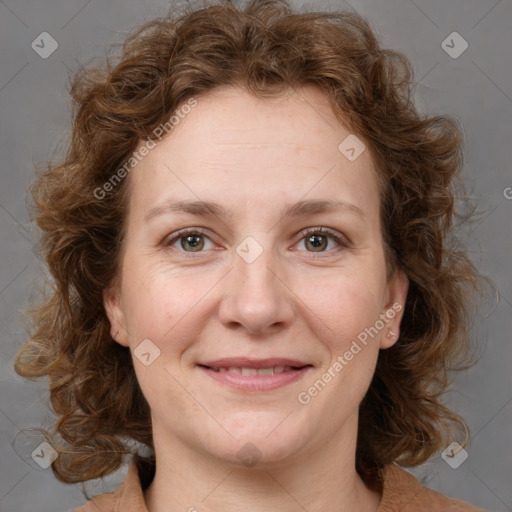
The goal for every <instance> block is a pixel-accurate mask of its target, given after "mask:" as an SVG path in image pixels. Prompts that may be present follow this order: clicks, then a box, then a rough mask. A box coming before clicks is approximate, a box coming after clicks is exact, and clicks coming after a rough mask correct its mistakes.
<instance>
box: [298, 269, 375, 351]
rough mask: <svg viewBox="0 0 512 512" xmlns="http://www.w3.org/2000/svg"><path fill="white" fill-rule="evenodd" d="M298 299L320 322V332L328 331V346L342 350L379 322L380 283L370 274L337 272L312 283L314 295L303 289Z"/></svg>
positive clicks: (361, 270) (359, 271)
mask: <svg viewBox="0 0 512 512" xmlns="http://www.w3.org/2000/svg"><path fill="white" fill-rule="evenodd" d="M301 296H303V297H305V300H304V302H305V303H306V304H307V305H308V306H309V308H310V309H311V311H312V313H314V316H316V317H317V318H318V319H321V320H322V321H323V322H322V323H323V325H324V330H325V327H328V328H329V329H327V330H326V332H327V334H328V336H329V337H330V338H331V340H332V341H331V344H332V345H339V346H340V347H343V346H344V345H345V344H346V343H347V342H350V341H351V340H352V339H354V338H355V337H357V335H358V334H359V333H360V332H362V331H364V329H365V328H368V327H370V326H372V325H374V323H375V321H376V320H377V319H378V318H379V315H380V314H381V313H382V308H383V304H384V301H383V296H384V281H383V279H382V278H381V276H380V275H378V274H377V273H375V274H373V275H372V272H371V271H370V270H366V271H365V270H364V269H358V270H355V269H354V271H353V272H351V271H348V272H345V271H343V272H337V273H336V274H331V275H330V276H325V278H320V279H316V280H315V287H314V291H312V289H311V287H309V288H303V292H302V293H301ZM310 316H311V315H310Z"/></svg>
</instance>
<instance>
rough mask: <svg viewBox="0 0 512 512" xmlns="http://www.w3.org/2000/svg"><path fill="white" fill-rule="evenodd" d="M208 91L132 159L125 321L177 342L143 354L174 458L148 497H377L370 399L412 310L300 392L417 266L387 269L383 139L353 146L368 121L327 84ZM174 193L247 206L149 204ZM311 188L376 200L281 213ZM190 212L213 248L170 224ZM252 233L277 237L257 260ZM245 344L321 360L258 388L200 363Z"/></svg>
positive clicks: (130, 330)
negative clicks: (247, 254) (330, 97)
mask: <svg viewBox="0 0 512 512" xmlns="http://www.w3.org/2000/svg"><path fill="white" fill-rule="evenodd" d="M197 100H198V105H197V106H196V107H194V108H193V109H192V110H191V112H190V113H189V114H188V115H187V116H186V117H185V118H184V119H182V120H181V121H180V123H179V124H178V125H177V126H175V127H174V129H173V130H172V132H171V133H170V134H169V135H168V136H167V137H166V138H164V139H163V140H162V141H161V142H160V143H159V144H158V145H157V146H156V147H155V148H154V149H152V150H151V151H150V152H149V154H148V155H147V156H146V157H145V158H144V159H143V160H142V161H141V162H140V163H139V164H138V165H137V167H136V168H135V169H134V170H133V171H132V173H131V175H130V176H129V180H130V183H129V186H130V199H129V201H130V202H129V211H128V214H127V219H126V239H125V242H124V244H125V245H124V252H123V259H122V266H121V274H120V276H119V279H118V281H117V283H116V284H115V285H113V286H112V287H111V288H109V289H108V290H106V291H105V293H104V302H105V308H106V311H107V314H108V316H109V319H110V322H111V326H112V336H113V337H114V339H115V340H116V341H117V342H118V343H120V344H122V345H124V346H127V347H130V349H131V350H132V353H133V351H134V350H135V349H136V348H137V346H138V345H139V344H140V343H141V342H142V340H145V339H149V340H151V342H152V343H153V344H154V345H155V346H156V347H158V349H159V350H160V355H159V357H157V358H156V359H155V360H154V361H153V362H152V363H151V364H150V365H148V366H145V365H144V364H142V363H141V362H140V361H139V359H138V358H137V357H134V367H135V371H136V374H137V378H138V381H139V383H140V386H141V389H142V391H143V393H144V396H145V397H146V399H147V401H148V403H149V405H150V407H151V414H152V421H153V438H154V444H155V453H156V462H157V467H156V474H155V478H154V480H153V483H152V484H151V486H150V487H149V488H148V489H147V490H146V491H145V500H146V503H147V506H148V509H149V510H150V512H161V511H164V510H165V511H171V512H174V511H185V510H197V511H215V510H223V511H227V512H230V511H234V510H237V511H238V510H247V511H251V512H259V511H268V510H281V511H284V512H287V511H289V512H291V511H297V510H303V509H306V510H328V511H339V510H358V511H368V512H370V511H371V512H374V511H375V510H376V509H377V508H378V504H379V501H380V496H379V494H377V493H375V492H372V491H371V490H369V489H368V488H367V487H366V486H365V485H364V483H363V481H362V480H361V478H360V477H359V475H358V474H357V472H356V471H355V448H356V436H357V425H358V408H359V404H360V402H361V400H362V398H363V396H364V394H365V392H366V391H367V389H368V387H369V385H370V381H371V378H372V375H373V373H374V370H375V365H376V360H377V356H378V352H379V350H381V349H386V348H388V347H389V346H391V345H392V344H393V343H394V342H395V340H396V337H393V336H391V337H390V336H389V331H390V330H392V331H394V333H399V327H400V320H401V317H402V313H403V310H402V312H398V313H396V315H395V316H394V318H393V319H391V320H389V321H388V322H387V323H386V325H385V327H384V328H383V329H382V330H381V331H379V333H378V335H376V336H374V337H373V338H371V339H370V341H369V343H368V344H367V345H366V346H365V347H364V348H363V349H362V350H361V351H360V352H359V353H358V354H357V355H355V356H354V357H353V359H352V360H351V361H349V362H348V363H347V365H346V366H344V367H343V370H342V371H340V372H338V373H336V377H334V378H332V379H331V381H330V382H329V383H328V384H327V385H326V386H325V387H324V388H323V389H322V390H321V392H319V393H318V394H317V395H316V396H314V397H312V398H311V401H310V402H309V403H308V404H306V405H303V404H301V403H299V401H298V395H299V393H300V392H303V391H307V390H308V388H309V387H310V386H311V385H312V384H313V383H314V382H315V381H317V380H318V379H319V378H321V377H322V375H323V374H324V373H325V372H326V371H327V370H328V369H329V368H330V367H332V364H333V362H334V361H335V360H336V359H337V357H338V356H339V355H343V354H345V353H346V352H347V350H349V348H350V345H351V343H352V341H353V340H355V339H356V337H357V336H358V334H360V333H361V332H362V331H364V329H365V328H367V327H370V326H373V325H374V324H375V322H376V320H378V319H379V315H381V314H382V313H384V312H385V311H387V310H389V309H391V308H392V305H393V304H400V305H404V304H405V299H406V294H407V288H408V281H407V278H406V277H405V275H404V274H403V273H402V272H398V271H397V272H396V273H395V274H394V276H392V278H391V279H389V280H387V279H386V266H385V258H384V249H383V245H382V235H381V226H380V220H379V194H378V189H377V180H376V174H375V172H376V171H375V169H374V166H373V163H372V159H371V156H370V152H369V151H368V150H366V151H364V152H363V153H362V154H361V155H360V156H359V157H358V158H357V159H356V160H355V161H353V162H351V161H349V160H348V159H347V158H345V156H344V155H342V154H341V152H340V151H339V150H338V145H339V144H340V142H341V141H343V140H344V139H345V138H346V137H347V136H348V135H349V134H350V133H351V132H350V130H348V129H347V128H346V127H345V126H343V125H342V124H341V123H340V122H339V121H338V120H337V119H336V117H335V116H334V113H333V112H332V110H331V108H330V106H329V103H328V101H327V99H326V98H325V97H324V96H323V94H322V93H321V91H319V90H317V89H315V88H312V87H309V88H304V89H301V90H300V91H296V92H295V91H288V92H287V93H286V94H284V95H283V96H281V97H279V98H276V99H257V98H255V97H253V96H252V95H250V94H249V93H248V92H246V91H244V90H243V89H240V88H235V87H229V88H221V89H217V90H216V91H213V92H210V93H208V94H206V95H203V96H200V97H198V98H197ZM169 199H174V200H181V201H188V200H190V201H198V200H201V201H215V202H217V203H219V204H221V205H222V206H224V208H226V209H227V210H228V211H229V212H231V213H232V216H228V217H225V218H221V217H219V216H216V215H213V216H198V215H194V214H191V213H183V212H172V211H167V212H166V213H160V214H155V215H153V216H152V217H151V219H150V220H148V221H147V222H146V221H145V217H146V215H147V214H148V212H149V211H150V210H151V209H153V208H155V207H158V206H161V205H162V204H164V203H165V202H166V201H167V200H169ZM310 199H336V200H342V201H344V202H347V203H350V204H352V205H355V206H357V207H358V208H359V209H360V210H361V211H362V214H357V213H355V212H353V211H351V210H349V209H339V210H335V211H332V212H323V213H316V214H309V215H307V216H304V217H297V218H282V217H281V209H282V208H283V206H284V205H285V204H287V203H295V202H297V201H299V200H310ZM189 227H190V228H202V229H203V230H204V236H203V237H201V236H199V239H194V241H195V242H196V243H197V242H198V241H199V242H200V243H204V246H202V249H201V250H199V251H194V248H191V247H190V245H187V244H186V239H185V240H184V239H183V238H182V239H180V238H176V239H174V240H171V239H172V235H173V233H176V232H177V231H178V230H180V229H183V228H189ZM310 227H311V228H320V227H325V228H330V229H332V230H334V231H335V232H336V233H338V234H339V235H341V236H343V237H345V241H346V242H347V243H346V244H345V246H343V245H342V244H338V243H337V242H336V241H335V240H334V239H332V238H331V237H330V236H329V235H327V236H326V235H325V234H324V235H323V236H322V234H320V238H319V239H317V241H318V240H319V242H320V248H318V247H316V248H315V246H313V245H312V244H311V243H308V239H309V236H308V235H307V233H304V230H305V229H306V228H310ZM181 236H183V235H181ZM247 236H252V237H253V238H254V239H255V240H256V241H257V242H258V243H259V244H260V246H261V248H262V250H263V252H262V253H261V254H260V255H259V257H258V258H257V259H256V260H255V261H254V262H252V263H248V262H247V261H245V260H244V259H243V258H242V257H240V256H239V254H238V253H237V251H236V249H237V247H238V246H239V244H240V243H241V242H242V241H243V240H244V239H245V238H246V237H247ZM317 236H318V234H317ZM324 236H325V238H324ZM169 240H171V241H169ZM183 242H184V243H185V248H184V247H183V246H182V245H181V244H182V243H183ZM342 243H343V242H342ZM251 250H253V249H251ZM187 251H188V252H187ZM235 356H244V357H252V358H266V357H288V358H293V359H300V360H302V361H306V362H308V363H310V364H312V365H313V368H312V369H310V370H309V371H308V373H307V375H305V376H304V377H303V378H301V379H300V380H298V381H296V382H293V383H291V384H288V385H286V386H284V387H281V388H278V389H276V390H273V391H265V392H247V391H240V390H234V389H232V388H230V387H227V386H225V385H223V384H221V383H218V382H216V381H214V380H213V379H211V378H210V377H209V376H208V375H206V374H205V373H204V372H203V371H201V370H200V369H199V367H198V366H197V364H198V363H199V362H205V361H208V360H214V359H218V358H222V357H235ZM331 371H332V370H331ZM249 442H250V443H252V445H254V446H255V447H256V448H257V450H258V452H259V455H260V456H261V458H260V459H259V461H258V463H257V464H256V465H255V466H254V467H247V466H246V465H244V463H243V462H242V461H241V460H240V459H239V458H238V457H237V453H238V451H239V450H240V449H241V448H242V447H243V446H244V445H246V443H249ZM192 507H193V508H192ZM301 507H303V508H301Z"/></svg>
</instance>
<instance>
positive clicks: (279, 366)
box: [16, 1, 479, 512]
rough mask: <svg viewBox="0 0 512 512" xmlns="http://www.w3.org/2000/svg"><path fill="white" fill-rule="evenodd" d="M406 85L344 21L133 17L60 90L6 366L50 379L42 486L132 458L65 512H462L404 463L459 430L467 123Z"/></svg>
mask: <svg viewBox="0 0 512 512" xmlns="http://www.w3.org/2000/svg"><path fill="white" fill-rule="evenodd" d="M409 80H410V68H409V64H408V61H407V60H406V58H405V57H403V56H402V55H401V54H399V53H397V52H394V51H390V50H383V49H381V48H380V47H379V45H378V43H377V41H376V38H375V36H374V34H373V33H372V31H371V29H370V27H369V26H368V24H367V22H366V21H365V20H364V19H363V18H361V17H360V16H358V15H356V14H352V13H337V14H328V13H321V14H319V13H310V14H296V13H293V12H292V10H291V8H290V7H289V6H288V5H287V4H286V3H285V2H282V1H255V2H252V3H250V5H248V6H247V7H246V8H245V9H238V8H236V7H235V6H233V5H231V3H230V2H224V3H223V4H221V5H216V6H210V7H209V8H207V9H202V10H197V11H194V12H190V13H188V14H187V15H184V16H182V17H180V18H178V19H172V18H169V19H161V20H155V21H153V22H149V23H147V24H146V25H144V26H143V27H141V28H140V29H139V30H138V31H137V32H136V33H135V34H134V35H132V36H131V37H130V38H128V40H127V41H126V43H125V45H124V47H123V53H122V56H121V58H120V60H119V62H118V63H117V64H116V65H115V66H112V67H110V68H106V69H105V70H103V71H102V70H88V71H85V72H84V73H83V74H82V75H79V76H77V77H76V78H75V80H74V82H73V85H72V89H71V94H72V96H73V98H74V101H75V117H74V126H73V136H72V140H71V145H70V149H69V152H68V155H67V158H66V160H65V161H64V162H63V163H62V164H60V165H56V166H53V167H51V168H49V169H48V170H47V171H46V172H44V173H42V174H41V175H40V177H39V179H38V181H37V183H36V184H35V187H34V191H33V196H34V200H35V204H36V208H37V215H36V218H37V222H38V224H39V226H40V227H41V229H42V230H43V247H44V250H45V255H46V258H47V261H48V264H49V268H50V270H51V272H52V275H53V278H54V280H55V287H54V290H53V293H52V295H51V296H49V297H48V298H47V300H46V302H44V303H43V304H42V305H41V306H40V308H39V310H38V311H37V312H36V313H35V317H34V320H35V327H34V331H33V333H32V337H31V339H30V341H29V342H28V343H27V345H26V346H25V347H24V348H23V349H22V351H21V352H20V354H19V355H18V359H17V363H16V370H17V371H18V373H20V374H21V375H24V376H26V377H35V376H42V375H48V377H49V381H50V393H51V400H52V404H53V407H54V409H55V412H56V413H57V415H58V416H59V420H58V423H57V425H56V429H55V434H56V436H55V439H53V440H52V444H53V446H54V447H55V449H56V450H57V452H58V457H57V459H56V460H55V461H54V462H53V465H52V468H53V471H54V473H55V475H56V476H57V478H58V479H59V480H61V481H63V482H67V483H72V482H82V481H86V480H89V479H92V478H96V477H100V476H104V475H107V474H109V473H111V472H113V471H115V470H116V469H118V468H119V467H120V465H121V464H122V463H123V461H124V460H125V455H130V454H133V461H132V464H131V466H130V469H129V472H128V475H127V478H126V481H125V483H124V485H123V486H122V487H121V488H120V489H119V490H118V491H117V492H115V493H113V494H105V495H102V496H98V497H96V498H94V499H93V500H92V501H90V502H88V504H87V505H85V506H84V507H82V508H80V509H78V510H80V511H92V510H102V511H104V512H106V511H111V510H112V511H113V510H123V511H124V510H134V511H135V510H136V511H150V512H159V511H162V510H166V511H171V512H174V511H178V510H189V511H195V510H197V511H203V510H204V511H216V510H223V511H231V510H250V511H260V510H285V511H292V510H310V511H313V510H333V511H334V510H336V511H338V510H358V511H362V512H374V511H381V512H383V511H391V510H393V511H395V510H396V511H398V510H408V511H419V510H421V511H424V510H432V511H437V510H443V511H444V510H464V511H474V510H477V509H476V508H474V507H472V506H471V505H469V504H465V503H462V502H460V501H456V500H453V499H450V498H448V497H445V496H443V495H441V494H439V493H437V492H435V491H432V490H428V489H426V488H424V487H423V486H422V485H421V484H420V483H419V482H418V481H417V480H416V479H415V478H414V477H413V476H412V475H411V474H410V473H408V472H406V471H405V470H404V469H402V468H401V467H399V466H398V464H400V465H402V466H415V465H419V464H421V463H423V462H425V461H426V460H427V459H428V458H429V457H430V456H432V455H433V454H435V453H437V452H439V451H441V450H443V449H444V448H446V446H447V445H448V444H449V443H450V442H451V441H453V439H454V437H453V436H454V435H455V434H454V433H453V428H454V426H456V425H457V424H459V425H460V424H462V425H465V424H464V422H463V420H461V419H460V418H459V417H458V416H457V415H456V414H455V413H453V412H451V411H450V410H448V409H447V408H446V407H445V406H444V405H443V404H442V402H441V401H440V394H441V393H442V391H443V389H444V388H445V387H446V385H447V372H448V370H451V369H454V368H456V367H457V365H459V366H464V364H466V363H467V353H468V351H467V348H468V341H467V340H468V319H469V318H470V314H471V307H472V305H473V303H472V293H471V292H473V291H475V290H476V289H477V287H478V283H479V276H478V273H477V272H476V270H475V268H474V267H473V265H472V264H471V262H470V261H469V259H468V258H467V257H466V255H465V254H463V253H461V252H459V251H456V250H454V249H451V248H449V247H448V246H447V241H448V237H449V235H450V233H451V231H450V228H451V226H452V222H453V219H454V217H455V215H456V211H455V207H454V199H455V192H454V190H455V186H456V185H457V181H456V180H457V178H458V174H459V172H460V169H461V165H462V157H461V139H460V134H459V131H458V129H457V128H456V126H455V125H454V123H453V122H452V121H451V120H450V119H449V118H448V117H444V116H438V117H432V118H422V117H421V116H420V115H419V114H418V112H417V111H416V109H415V107H414V106H413V105H412V103H411V101H410V97H409ZM450 429H451V430H450ZM59 439H61V441H60V442H59ZM133 441H136V442H137V443H138V445H139V446H142V447H146V448H149V449H150V451H151V453H150V454H149V455H147V456H146V457H144V456H142V455H141V454H137V453H136V449H135V448H134V447H133Z"/></svg>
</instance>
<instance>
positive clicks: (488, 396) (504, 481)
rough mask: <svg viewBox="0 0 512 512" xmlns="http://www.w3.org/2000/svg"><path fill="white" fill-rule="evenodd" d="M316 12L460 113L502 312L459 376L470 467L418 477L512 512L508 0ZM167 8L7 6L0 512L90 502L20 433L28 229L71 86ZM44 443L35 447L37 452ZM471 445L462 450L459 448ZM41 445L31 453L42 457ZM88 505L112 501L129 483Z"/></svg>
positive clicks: (115, 3) (32, 237)
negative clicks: (334, 17) (340, 16)
mask: <svg viewBox="0 0 512 512" xmlns="http://www.w3.org/2000/svg"><path fill="white" fill-rule="evenodd" d="M293 4H294V5H297V6H302V5H305V6H306V8H307V9H308V10H311V9H316V10H323V9H329V8H331V9H339V8H341V9H355V10H357V11H358V12H360V13H361V14H363V15H365V16H367V17H368V18H369V20H370V21H371V22H372V24H373V26H374V28H375V29H376V31H377V32H378V33H379V35H380V38H381V41H382V44H383V46H384V47H390V48H394V49H398V50H401V51H403V52H404V53H406V55H407V56H408V57H409V58H410V60H411V62H412V64H413V67H414V70H415V79H416V81H417V82H418V85H417V88H416V92H415V96H416V101H417V104H418V105H419V107H420V108H421V110H422V111H424V112H428V113H430V114H434V113H451V114H453V115H455V116H456V117H457V118H458V119H459V120H460V122H461V123H462V125H463V127H464V133H465V138H466V153H465V159H466V165H465V176H466V178H465V179H466V183H467V185H468V187H469V188H471V187H473V188H474V192H473V195H474V197H475V198H476V199H477V200H478V202H479V205H480V207H481V209H483V210H484V211H485V213H484V214H483V215H482V217H481V219H480V220H479V221H478V222H477V223H476V224H475V225H474V226H473V227H472V229H470V230H466V232H464V233H463V236H464V242H465V244H466V245H467V247H468V248H469V250H470V252H471V257H472V258H473V260H474V262H475V264H476V265H477V266H478V268H479V269H480V271H481V272H482V273H483V274H486V275H489V276H490V277H491V278H493V279H494V281H495V282H496V284H497V287H498V289H499V292H500V294H501V300H500V302H499V303H498V304H497V305H496V304H494V305H493V303H492V301H491V299H489V300H486V301H485V302H484V303H483V304H482V307H481V309H480V311H479V313H478V315H477V318H475V328H474V330H473V334H474V336H475V339H477V340H478V344H479V347H480V348H479V353H480V355H481V358H480V360H479V362H478V364H477V365H476V366H475V367H473V368H472V369H471V370H469V371H468V372H466V373H464V374H460V375H458V376H457V378H456V380H455V384H454V386H453V391H452V392H451V393H450V395H449V396H448V399H449V401H448V403H449V404H450V405H451V406H452V407H453V408H454V409H455V410H457V411H458V412H459V413H461V414H462V415H463V416H464V417H465V418H466V419H467V421H468V423H469V425H470V427H471V431H472V442H471V444H470V445H469V446H467V447H466V450H467V452H468V454H469V457H468V459H467V460H466V461H465V462H464V463H463V464H462V465H461V466H460V467H458V468H457V469H452V468H451V467H450V466H448V464H446V463H445V462H444V461H443V460H442V458H441V456H437V457H435V458H433V459H432V461H431V462H429V463H427V464H425V465H423V466H421V467H419V468H415V469H413V470H412V472H413V473H414V474H416V475H417V476H418V477H420V478H422V479H423V481H424V482H425V483H426V484H427V485H429V486H430V487H432V488H435V489H438V490H440V491H441V492H444V493H446V494H448V495H450V496H454V497H458V498H461V499H464V500H467V501H470V502H472V503H474V504H475V505H478V506H480V507H482V508H484V509H486V510H492V511H500V512H501V511H508V510H512V486H511V483H512V468H511V466H512V464H511V460H512V457H511V456H512V441H511V435H510V434H511V425H512V422H511V420H512V377H511V372H510V367H511V363H512V360H511V355H512V349H511V347H512V345H511V343H510V341H511V340H510V332H511V327H512V325H511V321H510V319H511V316H512V315H511V313H512V312H511V308H512V280H511V275H512V273H511V271H510V270H511V268H510V267H511V254H512V251H511V236H510V235H511V227H510V226H511V222H510V220H511V212H512V189H509V188H508V187H512V176H511V172H510V164H511V142H512V139H511V135H512V133H511V132H512V128H511V123H510V119H511V111H512V99H511V98H512V84H511V74H512V73H511V69H512V67H511V60H512V52H511V40H510V34H511V29H512V26H511V24H512V3H511V1H510V0H500V1H498V0H471V1H469V0H451V1H450V2H446V1H443V0H384V1H383V0H360V1H356V0H353V1H352V2H350V4H349V3H348V2H341V1H335V0H330V2H328V1H326V0H322V1H319V2H312V1H310V2H307V3H306V4H304V2H297V1H295V2H293ZM169 5H170V4H169V2H168V1H164V0H137V1H136V0H108V1H104V2H100V1H99V0H46V1H44V2H42V1H41V0H39V1H37V0H18V1H15V0H2V1H0V42H1V46H0V47H1V54H0V116H1V121H2V122H1V127H0V129H1V133H0V141H1V146H0V151H1V153H0V154H1V159H0V166H1V167H0V172H1V187H0V235H1V244H0V261H1V265H0V322H1V324H0V325H1V331H0V332H1V342H0V510H1V511H2V512H22V511H31V512H33V511H35V510H37V511H38V512H50V511H51V512H59V511H66V510H69V509H72V508H74V507H77V506H79V505H81V504H83V503H84V502H85V499H84V497H83V494H82V491H81V489H80V488H79V486H77V485H64V484H61V483H59V482H57V480H56V479H55V478H54V477H53V474H52V472H51V469H45V470H43V469H41V468H40V467H39V466H37V465H35V464H34V462H33V461H32V459H31V458H30V453H31V451H32V449H33V448H34V447H35V446H37V444H39V442H40V441H41V440H40V439H39V440H37V439H36V440H35V441H30V442H27V438H23V437H21V436H20V435H19V432H20V430H21V429H24V428H27V427H31V426H38V425H48V424H49V421H50V420H51V416H50V414H49V412H48V409H47V406H46V400H47V395H46V390H45V388H46V385H45V381H41V382H39V383H31V382H29V381H25V380H24V379H22V378H21V377H19V376H17V375H16V374H15V373H14V370H13V369H12V363H13V360H14V355H15V353H16V351H17V350H18V349H19V347H20V346H21V345H22V343H23V341H24V334H23V328H22V324H21V319H22V316H21V312H22V310H23V309H24V308H25V307H26V306H27V305H28V304H30V303H31V302H33V301H34V300H35V299H37V292H36V285H37V282H38V280H40V279H41V277H42V276H44V267H43V265H42V264H41V262H40V261H39V260H38V259H37V257H36V256H35V255H34V252H33V247H34V244H35V243H36V241H37V233H36V232H35V231H34V228H33V226H32V225H31V224H30V223H29V221H28V212H27V206H26V203H27V198H28V195H27V188H28V187H29V185H30V184H31V182H32V181H33V178H34V176H33V169H32V168H33V164H41V163H42V162H44V161H47V160H51V159H54V158H58V157H59V156H60V155H61V154H62V151H63V148H64V147H65V144H66V140H67V136H68V129H69V119H70V115H69V114H70V112H69V100H68V95H67V87H68V77H69V76H70V73H73V72H74V71H75V70H76V68H77V65H78V63H82V64H85V65H86V64H90V63H91V62H92V59H93V60H94V62H97V61H98V60H100V59H102V58H103V56H104V54H105V48H106V47H107V46H108V45H110V44H111V43H114V42H119V41H121V40H122V39H123V37H124V35H125V34H126V32H127V31H128V30H130V29H131V28H132V27H134V26H136V25H138V24H140V23H142V22H144V21H146V20H149V19H151V18H153V17H156V16H163V15H165V14H166V12H167V9H168V7H169ZM45 31H46V32H49V33H50V34H51V35H52V37H54V38H55V39H56V40H57V42H58V44H59V47H58V49H57V50H56V51H55V52H54V53H53V54H52V55H51V56H50V57H49V58H47V59H43V58H41V57H40V56H39V55H38V54H37V53H36V52H35V51H34V50H33V49H32V48H31V43H32V41H33V40H35V39H36V37H37V36H38V35H39V34H41V33H42V32H45ZM453 31H457V32H458V33H460V34H461V35H462V37H463V38H464V39H465V40H466V41H467V42H468V44H469V47H468V49H467V50H466V51H465V52H464V53H463V54H462V55H461V56H460V57H458V58H456V59H453V58H451V57H450V56H449V55H448V54H447V53H446V52H445V51H444V50H443V48H442V47H441V43H442V41H443V40H445V38H446V37H447V36H448V35H449V34H451V33H452V32H453ZM36 441H37V442H36ZM458 441H461V439H458ZM34 443H35V444H34ZM125 469H126V468H124V469H123V470H120V471H119V472H118V473H117V474H116V475H114V477H113V478H112V479H109V480H108V481H107V482H106V484H105V485H103V484H101V483H99V482H92V483H91V484H88V485H87V487H86V488H87V490H88V491H89V492H92V493H97V492H103V491H104V490H110V489H112V488H113V487H115V486H116V485H117V484H119V483H120V482H121V481H122V480H123V478H124V474H125Z"/></svg>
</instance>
